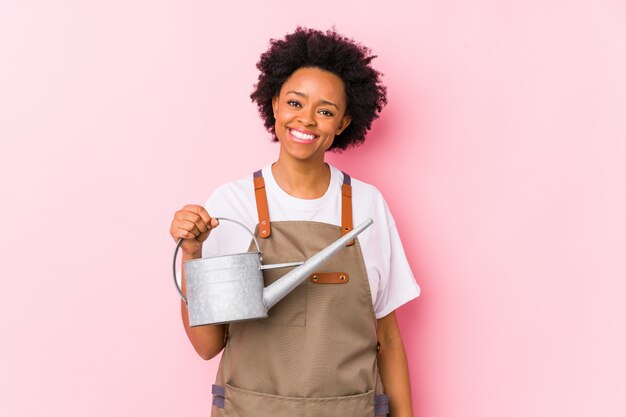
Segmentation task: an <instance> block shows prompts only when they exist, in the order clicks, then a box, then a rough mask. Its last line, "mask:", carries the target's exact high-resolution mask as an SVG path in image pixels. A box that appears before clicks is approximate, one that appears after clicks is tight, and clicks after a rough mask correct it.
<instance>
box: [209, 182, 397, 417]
mask: <svg viewBox="0 0 626 417" xmlns="http://www.w3.org/2000/svg"><path fill="white" fill-rule="evenodd" d="M254 183H255V196H256V203H257V210H258V212H259V224H258V226H257V228H256V230H255V234H256V236H257V237H260V238H261V239H259V240H260V245H261V251H262V252H263V262H264V263H281V262H293V261H303V260H305V259H308V258H309V257H310V256H311V255H313V254H315V253H317V252H319V251H320V250H321V249H323V248H325V247H326V246H327V245H329V244H330V243H332V242H334V241H335V240H337V239H338V238H339V236H340V235H341V234H342V233H344V234H345V233H347V231H349V230H351V229H352V198H351V197H352V196H351V186H350V177H349V176H348V175H347V174H345V173H344V183H343V186H342V226H341V227H339V226H335V225H331V224H326V223H320V222H309V221H282V222H272V223H271V224H270V221H269V214H268V213H269V211H268V207H267V196H266V194H265V185H264V181H263V177H262V175H261V171H257V172H255V173H254ZM253 245H254V244H253V243H251V246H250V250H256V248H254V247H253ZM286 272H287V271H286V270H285V269H283V270H266V271H264V272H263V277H264V280H265V285H266V286H267V285H269V284H271V283H272V282H274V281H275V280H277V279H278V278H280V277H281V276H283V275H284V274H285V273H286ZM378 346H379V345H378V341H377V338H376V316H375V314H374V310H373V307H372V297H371V295H370V287H369V281H368V279H367V273H366V270H365V264H364V262H363V256H362V254H361V248H360V246H359V241H358V239H355V240H354V241H353V242H350V244H349V245H348V246H346V247H345V248H343V249H342V250H341V251H340V252H338V253H337V254H335V255H334V256H333V257H331V258H330V259H329V260H328V261H327V262H326V264H324V266H323V269H321V270H320V271H319V272H317V273H315V274H312V275H311V276H310V277H309V279H308V280H307V281H305V282H303V283H302V284H301V285H300V286H298V287H297V288H296V289H295V290H294V291H292V292H291V293H290V294H289V295H287V296H286V297H285V298H284V299H282V300H281V301H280V302H278V304H276V305H275V306H274V307H273V308H272V309H271V310H270V311H269V317H268V318H266V319H261V320H251V321H244V322H237V323H231V324H230V325H229V327H228V336H227V343H226V347H225V348H224V352H223V354H222V359H221V361H220V365H219V369H218V373H217V378H216V383H215V385H213V390H212V393H213V407H212V413H211V416H212V417H220V416H221V417H333V416H337V417H368V416H369V417H373V416H386V415H387V413H388V412H389V407H388V397H387V396H386V395H385V394H383V386H382V383H381V380H380V376H379V373H378V365H377V361H376V354H377V351H378Z"/></svg>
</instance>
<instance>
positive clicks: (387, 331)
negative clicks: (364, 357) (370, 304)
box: [376, 311, 400, 344]
mask: <svg viewBox="0 0 626 417" xmlns="http://www.w3.org/2000/svg"><path fill="white" fill-rule="evenodd" d="M376 335H377V337H378V341H379V342H381V344H383V343H390V342H392V341H394V340H397V339H399V338H400V328H399V327H398V321H397V320H396V312H395V311H392V312H391V313H389V314H387V315H386V316H385V317H381V318H380V319H378V320H377V325H376Z"/></svg>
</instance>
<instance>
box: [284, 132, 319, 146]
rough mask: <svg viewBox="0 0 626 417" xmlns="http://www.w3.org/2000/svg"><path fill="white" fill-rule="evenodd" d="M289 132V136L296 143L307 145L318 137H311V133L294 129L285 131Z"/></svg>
mask: <svg viewBox="0 0 626 417" xmlns="http://www.w3.org/2000/svg"><path fill="white" fill-rule="evenodd" d="M287 130H288V131H289V135H291V137H292V138H293V139H294V140H295V141H296V142H300V143H309V142H313V141H314V140H315V139H317V138H318V137H319V136H317V135H313V134H311V133H304V132H301V131H299V130H296V129H287Z"/></svg>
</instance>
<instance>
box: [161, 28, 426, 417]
mask: <svg viewBox="0 0 626 417" xmlns="http://www.w3.org/2000/svg"><path fill="white" fill-rule="evenodd" d="M373 58H374V57H373V56H371V55H370V54H369V50H368V49H367V48H365V47H363V46H361V45H359V44H357V43H355V42H353V41H351V40H349V39H347V38H344V37H342V36H341V35H339V34H337V33H336V32H334V31H328V32H326V33H324V32H320V31H317V30H311V29H304V28H298V29H296V31H295V32H294V33H292V34H289V35H287V36H286V37H285V38H284V39H281V40H272V41H271V45H270V48H269V49H268V51H267V52H265V53H264V54H263V55H262V56H261V59H260V61H259V63H258V64H257V67H258V68H259V70H260V71H261V74H260V76H259V82H258V84H257V85H256V88H255V91H254V92H253V93H252V95H251V98H252V100H253V101H255V102H256V103H257V105H258V108H259V112H260V114H261V116H262V118H263V119H264V121H265V126H266V128H267V129H268V131H269V132H270V133H271V134H272V135H273V139H274V141H278V142H279V143H280V151H279V155H278V159H277V161H276V162H275V163H273V164H272V165H268V166H266V167H265V168H263V169H262V170H259V171H257V172H255V173H254V174H253V175H252V176H249V177H247V178H245V179H242V180H240V181H235V182H232V183H229V184H226V185H224V186H222V187H220V188H218V189H217V190H216V191H215V192H214V193H213V195H212V196H211V197H210V198H209V200H208V201H207V203H206V205H205V206H204V207H202V206H198V205H188V206H185V207H183V208H182V209H181V210H179V211H178V212H176V214H175V216H174V219H173V221H172V225H171V229H170V233H171V235H172V237H173V238H174V239H175V240H178V239H179V238H184V239H185V240H184V242H183V244H182V246H181V249H182V251H183V261H187V260H190V259H195V258H199V257H201V256H202V252H203V242H204V241H205V240H207V237H208V236H209V233H212V236H211V239H209V240H208V241H207V242H206V244H205V245H204V255H205V256H210V255H215V254H217V253H237V252H241V251H246V250H248V248H249V245H250V238H249V236H248V237H246V235H245V232H242V233H243V234H239V233H237V232H236V231H234V230H232V229H228V230H226V228H225V227H223V226H222V227H219V228H216V227H217V226H218V222H217V220H216V219H213V218H212V217H211V215H214V216H217V215H219V216H225V217H230V218H233V219H236V220H238V221H240V222H242V223H244V224H246V225H248V226H249V227H250V228H251V229H252V228H254V227H255V226H256V232H255V233H256V236H257V237H258V238H259V239H258V240H259V241H260V245H261V250H262V252H263V258H264V263H279V262H291V261H297V260H304V259H306V258H308V257H310V256H311V255H312V254H314V253H316V252H317V251H318V250H319V249H320V248H323V247H325V246H326V245H327V244H329V243H331V242H333V241H335V240H336V239H338V238H339V237H340V235H341V234H342V233H345V231H346V230H349V229H351V228H352V223H353V221H354V224H360V223H361V222H363V221H364V220H366V219H368V218H372V219H373V220H374V224H373V225H372V226H371V227H370V228H368V229H367V230H365V231H364V232H363V233H361V234H360V235H359V237H358V238H357V239H355V241H353V242H351V244H350V245H349V246H346V247H345V248H343V249H342V250H341V251H340V252H339V253H338V254H336V255H334V256H333V257H332V258H331V259H330V260H329V261H328V262H327V263H326V264H325V265H324V268H323V270H320V271H319V273H318V274H315V276H312V277H311V279H310V280H309V281H307V282H305V283H304V284H302V285H300V286H299V287H298V288H297V289H296V290H294V291H293V292H292V293H290V294H289V295H288V296H287V297H285V298H284V299H283V300H281V301H280V302H279V303H278V304H277V305H276V306H275V307H273V308H272V309H271V310H270V312H269V318H267V319H263V320H255V321H247V322H239V323H231V324H230V325H228V326H227V325H210V326H200V327H193V328H190V327H189V322H188V315H187V310H186V306H185V304H184V303H183V304H182V308H181V311H182V317H183V323H184V325H185V330H186V332H187V335H188V337H189V340H190V341H191V343H192V344H193V346H194V348H195V349H196V351H197V352H198V354H199V355H200V356H201V357H202V358H204V359H210V358H212V357H214V356H215V355H217V354H218V353H219V352H221V351H222V349H224V353H223V355H222V359H221V362H220V366H219V371H218V375H217V380H216V383H215V385H214V386H213V410H212V415H213V416H222V415H224V416H226V415H227V416H246V417H247V416H250V417H282V416H284V417H294V416H305V415H306V416H320V417H321V416H323V417H328V416H342V417H363V416H381V415H387V414H390V415H391V416H393V417H405V416H406V417H408V416H412V409H411V396H410V389H409V377H408V369H407V362H406V357H405V351H404V346H403V344H402V340H401V338H400V333H399V330H398V325H397V322H396V318H395V313H394V310H395V309H396V308H397V307H399V306H400V305H402V304H404V303H406V302H407V301H409V300H411V299H413V298H415V297H417V296H418V295H419V287H418V286H417V284H416V283H415V280H414V278H413V275H412V273H411V270H410V268H409V265H408V262H407V260H406V257H405V255H404V251H403V249H402V244H401V242H400V239H399V236H398V232H397V230H396V227H395V224H394V221H393V218H392V216H391V214H390V213H389V209H388V207H387V205H386V204H385V201H384V199H383V198H382V196H381V194H380V192H378V190H377V189H375V188H374V187H373V186H371V185H368V184H365V183H363V182H360V181H357V180H354V179H351V178H350V177H349V175H347V174H345V173H342V172H341V171H339V170H338V169H336V168H335V167H333V166H330V165H329V164H327V163H325V162H324V156H325V153H326V151H328V150H332V149H337V150H343V149H346V148H348V147H351V146H355V145H357V144H359V143H361V142H362V141H363V140H364V139H365V134H366V132H367V131H368V130H369V129H370V127H371V123H372V121H373V120H374V119H375V118H377V117H378V113H379V112H380V111H381V109H382V107H383V106H384V105H385V104H386V96H385V87H384V86H382V85H381V83H380V74H379V73H378V72H377V71H376V70H374V69H373V68H372V67H371V66H370V61H371V60H372V59H373ZM213 229H215V230H213ZM212 230H213V231H212ZM285 272H286V271H284V270H282V271H280V270H276V272H270V271H265V273H264V279H265V281H266V284H269V283H271V282H273V281H274V280H275V279H277V278H278V277H279V276H280V275H282V274H284V273H285ZM184 285H185V283H184V276H183V280H182V286H183V287H182V289H183V292H184V291H185V286H184ZM389 399H390V400H389Z"/></svg>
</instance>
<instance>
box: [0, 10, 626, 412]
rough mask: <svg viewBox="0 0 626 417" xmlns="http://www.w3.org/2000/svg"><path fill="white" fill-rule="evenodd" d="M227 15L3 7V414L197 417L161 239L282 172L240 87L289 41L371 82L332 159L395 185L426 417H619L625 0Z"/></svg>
mask: <svg viewBox="0 0 626 417" xmlns="http://www.w3.org/2000/svg"><path fill="white" fill-rule="evenodd" d="M227 3H228V2H208V1H206V2H205V1H177V2H174V1H170V2H166V1H145V0H144V1H126V0H125V1H119V0H118V1H107V2H104V1H103V2H96V1H87V2H85V1H78V0H76V1H34V0H20V1H17V0H15V1H3V2H2V3H1V4H0V62H1V64H0V140H1V148H0V149H1V151H0V158H1V161H0V162H1V163H0V178H1V179H0V181H2V194H1V195H2V204H1V206H0V210H1V219H2V223H1V224H2V230H1V233H2V236H3V237H2V247H1V248H0V249H1V251H0V253H1V254H2V260H3V263H2V265H3V274H2V275H3V290H2V296H1V298H2V301H1V302H0V325H1V332H0V335H1V338H2V342H1V343H0V369H1V371H0V415H2V416H12V417H13V416H15V417H21V416H51V417H57V416H58V417H61V416H63V417H74V416H76V417H78V416H95V417H100V416H113V415H116V416H173V415H180V416H205V415H207V410H208V407H209V401H210V395H209V389H210V384H211V382H212V379H213V374H214V370H215V367H216V365H217V362H216V361H211V362H204V361H202V360H201V359H200V358H199V357H197V356H196V355H195V353H194V352H193V349H192V347H191V345H190V344H189V342H188V341H187V339H186V337H185V335H184V332H183V329H182V326H181V323H180V318H179V300H178V296H177V294H176V291H175V290H174V287H173V285H172V283H171V278H170V257H171V254H172V250H173V247H174V246H173V241H172V240H171V238H170V237H169V235H168V228H169V223H170V220H171V217H172V215H173V212H174V211H175V210H176V209H178V208H179V207H180V206H181V205H183V204H184V203H191V202H196V203H201V202H203V201H204V200H205V198H206V197H207V196H208V195H209V193H210V192H211V191H212V190H213V188H214V187H215V186H216V185H218V184H220V183H223V182H225V181H228V180H231V179H235V178H239V177H241V176H243V175H246V174H248V173H249V172H250V171H251V170H253V169H255V168H257V167H260V166H262V165H264V164H267V163H269V162H270V161H272V160H273V159H274V158H275V155H276V151H277V147H276V145H274V144H271V143H270V142H268V141H267V140H266V138H267V134H266V133H265V132H264V130H263V128H262V124H261V122H260V120H259V119H258V117H257V114H256V109H255V107H254V106H253V105H252V104H251V103H250V101H249V99H248V95H249V93H250V91H251V88H252V85H253V84H254V82H255V81H256V75H257V72H256V68H255V63H256V60H257V58H258V55H259V53H260V52H262V51H263V50H264V49H265V48H266V46H267V42H268V39H269V38H270V37H280V36H283V35H284V34H285V33H286V32H288V31H291V30H292V29H294V28H295V26H296V25H297V24H304V25H308V26H312V27H317V28H322V29H326V28H329V27H330V26H332V25H333V24H334V25H336V28H337V29H338V30H339V31H340V32H342V33H345V34H347V35H349V36H351V37H354V38H356V39H358V40H360V41H361V42H363V43H364V44H366V45H368V46H370V47H371V48H372V49H373V50H374V52H375V53H376V54H378V55H379V58H378V59H376V61H375V65H376V67H377V68H379V69H380V70H381V71H382V72H383V73H385V78H384V79H385V82H386V84H387V85H388V88H389V101H390V104H389V106H388V107H387V109H386V110H385V112H384V115H383V117H382V118H381V119H380V120H379V121H378V122H377V123H376V124H375V129H374V131H373V132H372V134H371V137H370V140H369V142H368V143H367V144H366V145H365V146H363V147H362V148H360V149H359V150H358V151H356V152H354V151H353V152H347V153H345V154H343V155H336V156H332V157H330V158H329V159H330V161H331V162H333V163H335V164H337V165H338V166H340V167H341V168H343V169H345V170H347V171H349V172H350V173H352V174H353V175H354V176H356V177H359V178H361V179H363V180H365V181H368V182H371V183H373V184H375V185H376V186H378V187H379V188H380V189H381V190H382V191H383V192H384V194H385V195H386V197H387V200H388V202H389V205H390V206H391V209H392V211H393V213H394V215H395V217H396V220H397V223H398V224H399V228H400V231H401V235H402V238H403V240H404V243H405V247H406V252H407V254H408V256H409V259H410V262H411V265H412V266H413V269H414V272H415V275H416V277H417V280H418V282H419V283H420V284H421V286H422V291H423V293H422V297H421V298H419V299H418V300H417V301H414V302H412V303H410V304H408V305H407V306H405V307H403V308H401V309H400V310H399V311H398V315H399V320H400V321H401V325H402V329H403V334H404V338H405V343H406V346H407V350H408V352H409V356H410V366H411V375H412V383H413V387H412V388H413V397H414V402H415V411H416V415H417V416H437V417H502V416H507V417H518V416H519V417H529V416H533V417H553V416H568V417H582V416H594V417H605V416H606V417H609V416H620V415H625V414H626V396H624V392H626V359H625V355H624V352H625V351H626V331H625V330H626V325H625V321H626V303H625V302H624V298H625V297H624V293H625V290H626V284H625V282H626V280H625V278H626V260H625V258H626V257H625V256H624V248H625V245H626V221H625V220H624V213H625V212H626V126H625V124H624V119H625V115H626V81H625V79H626V77H625V76H624V74H626V42H625V39H626V29H625V27H626V26H624V22H625V21H626V6H625V3H624V2H622V1H617V0H615V1H609V0H604V1H598V0H588V1H578V2H572V1H546V0H541V1H528V0H526V1H522V0H519V1H502V0H491V1H489V0H477V1H471V2H468V1H459V0H452V1H447V2H442V1H435V0H427V1H416V2H409V1H404V2H397V1H391V0H390V1H382V2H381V1H376V2H373V1H372V2H365V1H363V0H359V1H345V2H337V1H318V2H306V3H302V2H300V3H294V2H282V1H275V0H267V1H263V2H249V3H248V4H242V3H237V2H233V3H232V5H228V4H227Z"/></svg>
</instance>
